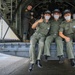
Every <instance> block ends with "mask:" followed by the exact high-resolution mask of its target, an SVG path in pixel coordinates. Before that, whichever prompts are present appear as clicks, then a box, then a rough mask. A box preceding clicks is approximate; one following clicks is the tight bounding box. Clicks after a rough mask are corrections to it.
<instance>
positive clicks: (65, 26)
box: [59, 20, 75, 59]
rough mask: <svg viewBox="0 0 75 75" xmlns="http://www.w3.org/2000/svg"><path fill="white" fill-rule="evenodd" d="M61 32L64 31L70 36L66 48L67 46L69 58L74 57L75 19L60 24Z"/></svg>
mask: <svg viewBox="0 0 75 75" xmlns="http://www.w3.org/2000/svg"><path fill="white" fill-rule="evenodd" d="M59 32H63V34H64V35H65V36H67V37H69V38H70V41H69V42H66V48H67V54H68V58H69V59H73V58H74V54H73V42H72V41H73V37H74V34H75V20H72V21H71V22H66V21H64V22H62V24H61V25H60V30H59Z"/></svg>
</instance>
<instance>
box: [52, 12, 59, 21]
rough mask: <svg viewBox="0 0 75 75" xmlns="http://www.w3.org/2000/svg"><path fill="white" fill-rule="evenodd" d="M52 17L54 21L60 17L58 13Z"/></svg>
mask: <svg viewBox="0 0 75 75" xmlns="http://www.w3.org/2000/svg"><path fill="white" fill-rule="evenodd" d="M53 17H54V19H56V20H57V19H59V17H60V13H58V12H55V13H54V14H53Z"/></svg>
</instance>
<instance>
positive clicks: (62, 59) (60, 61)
mask: <svg viewBox="0 0 75 75" xmlns="http://www.w3.org/2000/svg"><path fill="white" fill-rule="evenodd" d="M58 58H59V63H60V64H61V63H63V62H64V57H63V56H58Z"/></svg>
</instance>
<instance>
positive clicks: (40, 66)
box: [36, 60, 42, 68]
mask: <svg viewBox="0 0 75 75" xmlns="http://www.w3.org/2000/svg"><path fill="white" fill-rule="evenodd" d="M36 64H37V66H38V67H39V68H42V64H41V62H40V60H37V61H36Z"/></svg>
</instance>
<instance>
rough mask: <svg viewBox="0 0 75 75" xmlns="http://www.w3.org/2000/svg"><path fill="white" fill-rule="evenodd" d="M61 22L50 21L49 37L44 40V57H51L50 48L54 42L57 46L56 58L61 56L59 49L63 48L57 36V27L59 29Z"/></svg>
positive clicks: (61, 51) (60, 39) (61, 52)
mask: <svg viewBox="0 0 75 75" xmlns="http://www.w3.org/2000/svg"><path fill="white" fill-rule="evenodd" d="M61 22H62V20H58V21H55V20H52V21H51V27H50V31H49V34H50V35H49V36H48V37H47V38H46V41H45V46H44V55H46V56H51V54H50V46H51V43H52V42H53V41H54V40H55V42H56V45H57V56H61V55H63V50H62V49H61V48H63V45H62V44H63V43H62V38H61V37H59V36H58V33H59V27H60V24H61Z"/></svg>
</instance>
